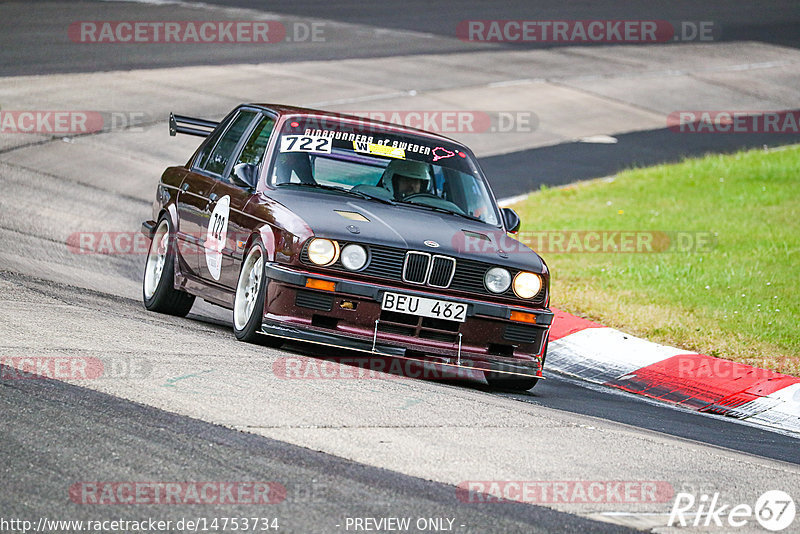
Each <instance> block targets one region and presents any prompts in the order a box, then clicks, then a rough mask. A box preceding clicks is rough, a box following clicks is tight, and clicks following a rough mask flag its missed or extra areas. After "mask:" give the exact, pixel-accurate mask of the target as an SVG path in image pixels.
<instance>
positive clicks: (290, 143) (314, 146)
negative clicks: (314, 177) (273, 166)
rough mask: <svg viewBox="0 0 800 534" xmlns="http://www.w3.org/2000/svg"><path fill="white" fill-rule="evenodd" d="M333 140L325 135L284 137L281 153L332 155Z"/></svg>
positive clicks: (282, 138)
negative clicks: (320, 153)
mask: <svg viewBox="0 0 800 534" xmlns="http://www.w3.org/2000/svg"><path fill="white" fill-rule="evenodd" d="M332 144H333V143H332V142H331V138H330V137H325V136H324V135H284V136H283V137H281V152H322V153H324V154H330V153H331V146H332Z"/></svg>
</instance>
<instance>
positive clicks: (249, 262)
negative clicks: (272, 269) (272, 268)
mask: <svg viewBox="0 0 800 534" xmlns="http://www.w3.org/2000/svg"><path fill="white" fill-rule="evenodd" d="M256 256H257V257H258V258H260V262H261V267H260V268H258V267H257V266H256V265H255V262H257V261H258V258H256ZM266 265H267V255H266V253H265V252H264V245H262V244H261V240H260V239H258V238H256V239H255V240H254V241H253V243H252V244H251V245H250V248H248V249H247V253H246V254H245V255H244V258H243V259H242V267H241V269H239V278H238V279H237V282H236V295H235V297H234V301H233V334H234V335H235V336H236V339H238V340H239V341H246V342H248V343H257V344H259V345H263V346H267V347H274V348H277V347H280V346H281V345H282V344H283V339H281V338H279V337H274V336H268V335H266V334H261V333H260V332H261V320H262V318H263V315H264V300H265V299H266V295H267V285H268V284H269V280H268V278H267V275H266ZM256 274H258V275H259V276H260V277H259V278H258V282H257V288H255V290H254V287H253V285H252V282H253V277H254V276H255V275H256ZM253 295H254V297H255V298H254V299H253ZM250 299H253V304H252V307H250V306H248V305H247V304H248V302H249V301H250ZM248 308H249V310H248Z"/></svg>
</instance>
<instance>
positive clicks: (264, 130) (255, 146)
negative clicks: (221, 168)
mask: <svg viewBox="0 0 800 534" xmlns="http://www.w3.org/2000/svg"><path fill="white" fill-rule="evenodd" d="M274 127H275V119H273V118H272V117H267V116H264V117H263V118H262V119H261V122H259V123H258V124H257V125H256V127H255V129H254V130H253V133H252V134H250V139H248V140H247V143H245V145H244V148H243V149H242V153H241V155H240V156H239V159H238V160H237V161H236V163H234V167H235V166H236V165H238V164H240V163H249V164H250V165H260V164H261V160H262V159H263V158H264V153H265V152H266V150H267V143H269V136H270V135H271V134H272V129H273V128H274Z"/></svg>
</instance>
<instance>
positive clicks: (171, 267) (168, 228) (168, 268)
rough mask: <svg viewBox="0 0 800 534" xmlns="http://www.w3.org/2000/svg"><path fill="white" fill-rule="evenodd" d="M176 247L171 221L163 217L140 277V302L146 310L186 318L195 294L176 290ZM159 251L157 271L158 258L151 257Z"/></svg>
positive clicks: (155, 232)
mask: <svg viewBox="0 0 800 534" xmlns="http://www.w3.org/2000/svg"><path fill="white" fill-rule="evenodd" d="M165 236H166V239H164V237H165ZM162 247H163V248H162ZM176 249H177V247H176V246H175V231H174V229H173V228H172V222H171V221H170V219H169V217H168V216H164V217H162V218H161V219H159V221H158V224H156V230H155V231H154V232H153V241H152V243H150V250H148V252H147V260H146V261H145V266H144V275H143V277H142V301H143V302H144V307H145V308H147V309H148V310H149V311H153V312H158V313H166V314H168V315H175V316H178V317H186V314H188V313H189V310H191V309H192V305H193V304H194V295H190V294H189V293H186V292H185V291H180V290H178V289H175V255H176ZM159 250H161V251H162V252H163V264H162V265H161V267H160V270H158V266H157V264H158V261H159V258H158V257H157V256H154V254H158V252H159ZM156 272H157V274H156ZM148 294H149V296H148Z"/></svg>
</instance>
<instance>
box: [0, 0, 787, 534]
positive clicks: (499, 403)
mask: <svg viewBox="0 0 800 534" xmlns="http://www.w3.org/2000/svg"><path fill="white" fill-rule="evenodd" d="M258 17H262V18H277V19H279V20H281V21H283V22H284V24H285V25H287V26H289V27H301V26H302V25H310V24H312V23H322V24H324V26H321V27H322V28H324V34H325V40H324V41H322V42H305V41H304V42H283V43H276V44H274V45H272V46H268V47H252V46H241V45H219V46H206V45H202V46H192V45H189V44H183V45H171V44H167V43H154V44H147V45H138V44H133V45H92V44H89V43H75V42H73V41H71V40H70V38H69V36H68V35H67V30H66V28H68V27H69V25H70V24H72V23H73V22H75V21H82V20H95V21H102V20H249V19H253V18H258ZM526 18H539V19H554V20H555V19H577V20H580V19H589V18H598V19H610V18H614V19H619V18H626V19H634V18H643V19H644V18H646V19H664V20H669V21H703V20H712V21H714V22H715V23H716V24H717V28H718V29H720V32H719V35H718V39H715V40H714V41H713V42H689V43H666V44H661V45H615V46H568V45H563V44H560V45H558V46H534V45H531V44H530V43H528V44H520V45H512V44H508V43H505V44H503V43H500V44H497V43H466V42H464V41H461V40H459V39H457V38H456V37H455V27H456V26H457V24H458V22H459V21H461V20H466V19H526ZM293 24H299V25H301V26H292V25H293ZM798 24H800V6H798V4H797V3H796V2H788V1H787V2H771V3H769V4H768V5H763V4H760V3H757V2H751V3H747V2H725V1H718V2H707V3H703V4H698V3H696V2H672V3H670V4H669V5H667V4H665V3H663V2H642V3H637V4H636V6H635V7H634V6H629V5H628V4H626V3H622V2H597V3H592V4H591V5H587V4H586V3H584V2H548V3H542V4H541V5H539V6H538V7H537V8H536V9H534V8H532V7H531V6H530V5H529V3H527V2H519V1H515V2H506V3H503V5H502V7H501V6H497V5H494V4H486V3H481V2H439V3H430V2H427V3H423V2H411V3H407V4H403V5H402V6H400V5H390V4H381V5H374V6H370V7H365V6H364V5H363V4H360V3H356V2H344V3H317V2H270V3H268V4H267V3H265V2H258V1H251V0H230V1H224V0H209V1H207V2H205V3H202V4H200V3H188V2H160V1H152V2H144V3H141V2H122V1H119V2H118V1H109V2H101V1H77V0H69V1H63V2H61V1H39V0H34V1H30V0H28V1H19V2H3V3H0V111H7V110H57V109H62V110H64V109H83V110H86V109H89V110H99V111H101V112H102V113H105V114H106V116H110V115H111V114H113V113H117V115H115V116H116V117H118V118H119V117H123V118H125V120H126V121H128V122H129V123H126V124H123V125H121V126H119V127H118V128H112V129H111V131H103V132H99V133H96V134H91V135H82V136H64V135H54V134H51V133H47V132H39V133H33V134H9V133H6V132H4V133H2V134H0V242H2V244H3V246H2V247H0V309H1V310H2V311H0V332H1V333H2V341H0V357H2V358H3V359H4V361H5V359H7V358H12V359H13V358H22V357H30V356H36V357H38V356H42V357H50V356H52V357H58V356H64V357H85V358H97V359H100V360H102V361H103V362H104V363H105V364H106V365H111V366H112V367H113V368H114V369H115V370H116V372H115V373H114V374H112V375H110V376H107V377H103V379H98V380H72V381H58V380H50V379H33V380H16V379H13V376H14V371H13V369H11V368H9V367H8V366H6V365H5V363H3V364H0V376H2V379H0V423H1V424H2V429H3V432H2V437H0V459H1V460H2V467H1V468H0V469H1V470H2V471H1V472H2V481H3V486H4V487H3V491H2V492H0V531H2V532H21V531H22V530H21V529H18V528H12V527H11V526H4V525H6V524H5V523H2V522H1V521H2V520H10V519H24V520H30V521H32V522H34V524H36V522H38V521H39V520H40V519H41V518H47V519H48V520H84V521H86V520H114V519H127V520H140V519H145V518H148V517H150V518H157V519H159V520H165V521H167V520H169V521H173V523H174V524H176V523H177V521H179V520H180V519H182V518H183V519H187V518H195V519H196V518H206V519H208V520H209V521H210V520H211V519H212V518H222V517H234V516H235V517H255V516H257V517H260V518H270V519H274V518H277V519H278V521H279V525H280V531H281V532H353V531H358V530H361V531H365V530H367V529H366V528H363V527H364V525H365V523H364V522H363V520H364V519H365V518H373V519H379V518H388V517H393V518H410V520H411V525H412V527H409V528H408V529H407V531H412V532H416V531H426V532H430V531H435V528H434V527H435V526H437V525H439V526H449V528H450V529H451V530H452V531H455V532H465V533H466V532H474V533H479V532H624V531H627V529H641V530H646V531H647V530H654V531H656V532H672V531H677V529H674V528H670V527H668V526H667V521H668V518H669V515H670V510H671V508H672V504H673V500H674V494H677V493H678V492H686V493H691V494H692V495H695V496H697V497H698V498H699V497H700V496H701V495H707V496H711V495H713V494H715V493H719V498H720V499H722V501H724V502H725V503H729V504H731V505H735V504H740V503H745V504H749V505H751V506H752V505H753V504H754V503H755V502H756V500H757V499H758V497H759V496H760V495H762V494H763V493H764V492H766V491H768V490H773V489H781V490H783V491H786V492H788V493H790V494H792V495H794V496H795V500H797V498H798V497H800V466H799V465H798V464H800V453H798V450H800V447H799V445H800V442H799V441H798V438H797V437H796V436H795V435H788V434H783V433H779V432H773V431H769V430H765V429H763V428H758V427H755V426H751V425H747V424H742V423H738V422H735V421H731V420H729V419H725V418H721V417H715V416H712V415H705V414H697V413H694V412H689V411H686V410H681V409H676V408H673V407H670V406H666V405H663V404H657V403H654V402H650V401H646V400H642V399H641V398H638V397H634V396H632V395H628V394H624V393H620V392H618V391H614V390H610V389H607V388H603V387H599V386H593V385H589V384H586V383H583V382H580V381H578V380H575V379H572V378H569V377H565V376H561V375H558V374H556V373H548V372H547V371H546V372H545V377H546V379H545V380H543V381H540V383H539V384H538V385H537V386H536V387H535V388H534V389H533V390H531V391H530V392H527V393H507V392H498V391H493V390H491V389H490V388H489V387H488V386H487V385H486V384H484V383H481V382H469V383H465V382H463V381H449V382H445V381H435V380H428V381H426V380H409V379H405V378H403V377H399V376H395V375H392V374H381V375H380V376H378V377H376V378H372V379H365V380H301V379H287V378H285V377H281V376H278V375H277V374H276V373H275V372H274V365H275V363H276V362H278V361H281V360H282V359H283V360H285V359H287V358H306V357H310V358H312V359H316V360H318V361H319V362H328V361H330V360H334V359H336V358H337V357H342V356H347V354H346V353H340V352H333V351H330V350H329V349H325V350H320V349H318V348H316V347H313V346H305V345H302V344H292V345H287V346H285V347H284V348H283V349H281V350H275V349H270V348H267V347H262V346H257V345H248V344H242V343H238V342H236V340H235V338H234V337H233V334H232V332H231V328H230V321H231V314H230V313H229V312H228V311H226V310H223V309H221V308H217V307H214V306H211V305H209V304H206V303H203V302H200V301H198V302H197V303H196V304H195V307H194V309H193V310H192V312H191V313H190V315H189V316H188V318H186V319H178V318H173V317H168V316H161V315H155V314H151V313H148V312H146V311H145V310H144V308H143V307H142V305H141V276H142V269H143V265H144V260H145V257H144V255H142V254H141V253H125V254H83V253H76V252H75V250H74V249H72V248H70V247H69V246H67V243H68V242H70V239H73V238H74V236H75V235H77V234H78V233H80V232H105V231H109V232H131V233H135V232H137V231H138V227H139V224H140V223H141V221H143V220H145V219H148V218H150V216H151V213H150V211H151V203H152V198H153V195H154V192H155V184H156V183H157V182H158V177H159V175H160V173H161V172H162V170H163V169H164V168H165V167H166V166H168V165H173V164H175V163H177V162H183V161H185V160H186V159H187V158H188V156H189V154H191V152H192V150H193V149H194V147H196V146H197V145H196V143H197V140H196V139H192V138H185V137H184V138H180V137H179V138H169V137H168V136H167V127H166V117H167V114H168V112H169V111H176V112H181V113H185V114H192V115H198V116H204V117H208V118H211V119H219V118H220V117H221V116H223V115H224V114H225V113H227V111H229V110H230V109H231V108H232V107H233V106H235V105H236V104H238V103H240V102H245V101H264V102H272V101H275V102H284V103H295V104H301V105H309V106H317V107H322V108H327V109H334V110H341V111H353V110H356V111H378V112H380V111H383V112H386V111H396V110H434V109H445V110H448V109H461V110H470V112H472V113H477V112H481V113H484V112H485V113H486V114H488V115H489V116H491V117H492V120H493V121H494V120H495V119H496V118H497V117H498V116H499V115H498V113H500V112H508V113H512V112H513V113H532V114H533V115H532V117H533V119H534V121H533V122H534V125H535V126H534V127H530V128H528V127H524V125H522V126H521V127H519V128H517V129H515V130H513V131H507V132H498V131H497V130H495V129H492V128H494V127H495V126H496V123H495V122H492V128H490V129H487V130H485V131H481V132H475V131H455V132H450V133H447V132H446V134H447V135H451V136H453V137H456V138H458V139H460V140H463V141H464V142H466V143H467V144H469V145H470V146H471V147H473V148H474V149H475V151H476V153H477V154H478V156H479V157H480V159H481V162H482V165H483V167H484V169H485V170H486V171H487V175H488V176H489V177H490V178H491V180H492V184H493V187H494V189H495V193H496V195H497V196H498V197H499V198H505V197H511V196H514V195H518V194H522V193H526V192H528V191H530V190H533V189H536V188H537V187H538V186H539V185H541V184H547V185H559V184H564V183H569V182H572V181H576V180H582V179H590V178H597V177H602V176H606V175H609V174H612V173H614V172H616V171H618V170H620V169H622V168H625V167H627V166H631V165H647V164H655V163H660V162H664V161H675V160H678V159H680V158H681V157H684V156H689V155H699V154H702V153H704V152H707V151H724V152H727V151H733V150H737V149H739V148H743V147H760V146H768V147H775V146H780V145H785V144H791V143H796V142H798V141H800V135H797V134H792V133H773V134H759V133H752V134H741V135H697V136H689V135H681V134H678V133H675V132H674V131H671V130H670V129H669V128H667V127H666V126H667V125H666V117H667V116H668V115H669V114H670V113H671V112H674V111H676V110H686V109H690V110H696V109H716V110H720V109H745V110H754V109H781V110H789V109H800V92H798V87H800V83H798V81H799V80H800V78H798V74H797V73H798V72H800V68H799V67H800V54H799V53H798V51H797V47H798V45H800V41H798V35H799V34H798V32H797V28H798ZM517 116H520V115H517ZM526 116H527V115H526ZM133 117H135V122H134V120H133V119H132V118H133ZM554 298H555V297H554ZM97 481H109V482H112V481H113V482H118V483H119V482H125V481H137V482H159V483H166V482H190V481H193V482H196V481H222V482H224V481H250V482H253V481H270V482H274V483H277V484H280V485H282V486H283V487H284V488H285V489H286V492H285V499H283V500H281V502H279V503H275V504H269V505H262V506H256V505H251V504H250V505H249V504H241V503H239V504H227V505H226V504H216V505H208V504H207V505H191V504H182V505H174V504H173V505H169V504H139V505H96V504H87V503H85V502H81V499H80V498H79V497H77V496H76V495H79V493H76V490H75V489H74V488H76V487H77V488H85V487H86V484H87V483H91V482H97ZM469 481H538V482H542V483H545V484H548V483H555V482H558V481H578V482H579V483H583V484H591V483H592V482H601V483H607V482H609V481H628V482H632V483H641V482H642V481H653V482H656V483H659V484H665V485H667V486H669V487H670V488H671V489H672V492H671V493H670V495H669V496H667V497H662V498H658V499H655V500H653V499H639V500H637V499H631V500H628V501H627V502H618V501H615V500H614V499H613V498H612V499H608V500H607V501H600V502H585V501H581V500H580V499H567V500H563V499H562V500H559V499H550V500H548V499H544V500H540V501H538V502H532V501H529V502H527V503H524V504H523V503H502V504H498V503H482V502H469V500H465V499H464V498H463V494H461V493H459V492H458V491H457V487H458V486H459V484H463V483H467V482H469ZM694 511H696V510H694ZM694 511H693V512H694ZM692 518H693V517H692ZM356 519H361V520H362V522H361V523H358V522H356V521H355V520H356ZM420 519H423V520H424V521H422V522H421V523H418V521H419V520H420ZM433 519H438V520H441V521H440V522H438V523H437V522H435V521H428V520H433ZM450 520H452V521H450ZM358 524H360V525H361V526H362V528H360V529H359V528H357V526H356V525H358ZM9 525H10V524H9ZM420 525H422V526H423V527H425V528H421V527H420ZM796 525H797V522H795V525H793V527H794V528H796ZM384 526H385V524H384ZM759 528H760V527H759V525H758V523H757V522H756V521H755V519H753V520H752V521H751V522H750V523H748V525H747V526H746V527H744V528H743V529H739V530H737V532H739V531H741V532H749V531H754V532H758V531H761V530H759ZM748 529H750V530H748ZM117 530H118V529H117ZM117 530H114V529H107V530H104V532H114V531H117ZM228 530H229V531H230V530H231V529H228ZM378 530H380V531H392V532H397V531H399V530H398V529H395V530H392V529H389V528H384V529H382V530H381V529H378ZM47 531H50V532H78V531H80V530H79V529H78V528H77V527H75V526H66V527H56V526H52V527H51V528H49V529H48V530H47ZM166 531H170V532H184V531H191V530H186V529H179V528H178V527H176V526H174V525H173V526H171V527H170V528H169V529H166ZM695 531H697V532H700V531H703V530H702V529H693V528H692V527H687V528H686V529H682V530H681V532H695ZM706 531H715V532H726V531H727V530H725V529H724V528H720V529H717V530H714V529H713V526H712V527H711V530H706ZM788 531H791V529H790V530H787V532H788Z"/></svg>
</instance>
